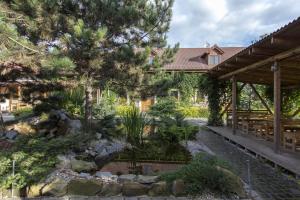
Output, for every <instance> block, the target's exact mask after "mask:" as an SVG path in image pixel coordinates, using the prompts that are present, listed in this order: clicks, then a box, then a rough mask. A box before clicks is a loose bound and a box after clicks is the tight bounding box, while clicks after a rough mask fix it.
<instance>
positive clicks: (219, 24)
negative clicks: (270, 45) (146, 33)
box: [168, 0, 300, 47]
mask: <svg viewBox="0 0 300 200" xmlns="http://www.w3.org/2000/svg"><path fill="white" fill-rule="evenodd" d="M299 16H300V0H175V4H174V7H173V17H172V22H171V28H170V31H169V33H168V42H169V44H171V45H174V44H175V43H176V42H179V43H180V47H203V46H204V45H205V44H206V43H207V42H208V43H210V44H211V45H213V44H218V45H219V46H248V45H249V44H251V41H253V40H257V39H259V36H261V35H263V34H269V33H271V32H273V31H275V30H276V29H278V28H280V27H281V26H283V25H285V24H287V23H289V22H290V21H292V20H294V19H296V18H297V17H299Z"/></svg>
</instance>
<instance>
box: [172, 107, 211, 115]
mask: <svg viewBox="0 0 300 200" xmlns="http://www.w3.org/2000/svg"><path fill="white" fill-rule="evenodd" d="M177 111H178V112H179V113H181V114H182V115H183V116H185V117H192V118H208V117H209V111H208V109H207V108H202V107H198V106H178V108H177Z"/></svg>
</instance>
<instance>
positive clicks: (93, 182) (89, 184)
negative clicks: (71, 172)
mask: <svg viewBox="0 0 300 200" xmlns="http://www.w3.org/2000/svg"><path fill="white" fill-rule="evenodd" d="M102 185H103V183H102V182H101V181H99V180H97V179H90V180H87V179H73V180H71V181H70V183H69V184H68V193H67V194H68V195H81V196H95V195H97V194H98V193H100V192H101V190H102Z"/></svg>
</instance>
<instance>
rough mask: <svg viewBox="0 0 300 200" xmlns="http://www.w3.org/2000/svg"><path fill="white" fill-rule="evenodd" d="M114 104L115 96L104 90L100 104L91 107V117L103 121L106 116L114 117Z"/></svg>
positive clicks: (115, 101)
mask: <svg viewBox="0 0 300 200" xmlns="http://www.w3.org/2000/svg"><path fill="white" fill-rule="evenodd" d="M116 104H117V95H116V94H115V93H114V92H112V91H109V90H105V92H104V94H103V96H102V97H101V99H100V103H99V104H94V106H93V117H94V118H96V119H103V118H104V117H105V116H107V115H114V114H115V113H116Z"/></svg>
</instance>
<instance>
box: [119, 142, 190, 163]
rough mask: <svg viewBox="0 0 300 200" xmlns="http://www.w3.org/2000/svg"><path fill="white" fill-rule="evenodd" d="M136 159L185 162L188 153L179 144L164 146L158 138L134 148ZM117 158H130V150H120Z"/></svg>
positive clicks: (188, 156) (187, 158)
mask: <svg viewBox="0 0 300 200" xmlns="http://www.w3.org/2000/svg"><path fill="white" fill-rule="evenodd" d="M135 153H136V160H137V161H179V162H186V161H187V160H189V159H190V153H189V152H188V151H187V150H186V149H185V148H184V147H183V146H181V145H179V144H173V145H172V146H166V145H165V144H163V143H162V142H160V141H159V139H149V140H146V141H145V143H144V145H143V146H141V147H139V148H137V149H136V150H135ZM117 159H121V160H130V159H131V152H130V150H125V151H124V152H121V153H120V154H119V155H118V156H117Z"/></svg>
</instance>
